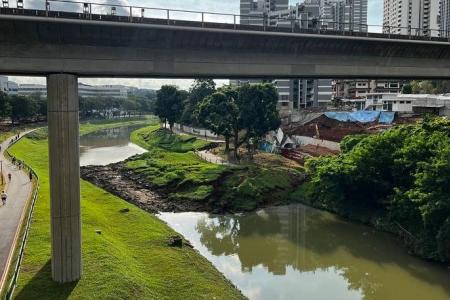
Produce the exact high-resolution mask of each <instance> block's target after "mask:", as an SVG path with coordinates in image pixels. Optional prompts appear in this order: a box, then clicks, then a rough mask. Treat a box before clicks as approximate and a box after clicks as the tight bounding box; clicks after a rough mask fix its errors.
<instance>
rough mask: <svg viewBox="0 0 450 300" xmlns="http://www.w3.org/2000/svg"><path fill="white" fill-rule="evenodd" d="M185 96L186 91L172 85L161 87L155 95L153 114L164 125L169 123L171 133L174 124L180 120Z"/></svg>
mask: <svg viewBox="0 0 450 300" xmlns="http://www.w3.org/2000/svg"><path fill="white" fill-rule="evenodd" d="M187 96H188V95H187V92H186V91H181V90H179V89H178V87H176V86H173V85H163V86H162V87H161V89H160V90H159V91H158V92H157V93H156V103H155V113H156V115H157V116H158V117H159V118H160V120H161V121H162V122H163V123H164V124H166V122H169V126H170V130H171V131H173V125H174V124H175V122H177V121H179V120H180V118H181V115H182V113H183V106H184V101H185V100H186V98H187Z"/></svg>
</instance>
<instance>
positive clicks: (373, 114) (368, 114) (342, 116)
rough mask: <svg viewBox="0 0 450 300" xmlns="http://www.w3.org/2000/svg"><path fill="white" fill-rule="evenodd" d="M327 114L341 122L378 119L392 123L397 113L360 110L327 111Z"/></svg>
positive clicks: (360, 121) (361, 121) (381, 121)
mask: <svg viewBox="0 0 450 300" xmlns="http://www.w3.org/2000/svg"><path fill="white" fill-rule="evenodd" d="M325 116H327V117H328V118H330V119H334V120H338V121H341V122H359V123H371V122H375V121H377V120H378V122H380V123H384V124H391V123H392V122H393V121H394V116H395V113H393V112H379V111H367V110H360V111H354V112H346V111H337V112H326V113H325Z"/></svg>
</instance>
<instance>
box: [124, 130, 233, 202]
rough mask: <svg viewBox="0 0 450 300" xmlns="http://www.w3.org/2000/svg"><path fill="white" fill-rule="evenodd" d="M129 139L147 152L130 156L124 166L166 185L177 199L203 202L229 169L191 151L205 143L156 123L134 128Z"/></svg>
mask: <svg viewBox="0 0 450 300" xmlns="http://www.w3.org/2000/svg"><path fill="white" fill-rule="evenodd" d="M131 140H132V141H133V142H134V143H136V144H138V145H139V146H141V147H143V148H146V149H147V150H148V151H149V152H148V153H145V154H143V155H140V156H138V157H135V158H133V159H131V160H130V161H129V162H128V163H127V166H128V167H129V168H130V169H132V170H133V171H134V172H136V173H138V174H143V175H144V176H145V177H146V179H147V180H148V181H149V182H150V183H152V184H153V185H155V186H157V187H165V188H168V189H169V190H170V191H171V193H169V197H171V198H173V199H176V200H183V199H189V200H196V201H202V200H204V199H206V198H208V197H209V196H210V195H211V193H212V191H213V184H214V182H215V181H217V179H218V178H219V177H220V176H221V174H222V173H223V172H225V171H226V170H227V169H228V168H227V167H225V166H219V165H215V164H211V163H207V162H205V161H203V160H201V159H200V158H199V157H198V156H197V155H196V154H195V153H193V152H192V151H194V150H197V149H200V148H203V147H205V146H208V144H209V143H208V142H206V141H203V140H199V139H196V138H195V137H191V136H187V135H176V134H169V133H168V132H167V131H166V130H163V129H160V128H159V125H155V126H150V127H145V128H142V129H139V130H136V131H135V132H133V133H132V135H131Z"/></svg>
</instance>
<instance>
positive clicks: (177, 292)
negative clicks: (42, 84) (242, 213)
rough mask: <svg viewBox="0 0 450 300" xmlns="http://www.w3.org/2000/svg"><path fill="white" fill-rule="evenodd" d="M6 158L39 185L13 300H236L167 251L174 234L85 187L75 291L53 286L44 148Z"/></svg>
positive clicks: (33, 145) (195, 260)
mask: <svg viewBox="0 0 450 300" xmlns="http://www.w3.org/2000/svg"><path fill="white" fill-rule="evenodd" d="M81 131H82V132H86V129H83V128H82V130H81ZM11 152H12V153H14V155H15V156H16V157H18V158H20V159H22V160H25V161H26V162H27V163H29V164H30V165H31V166H32V167H33V168H34V169H35V170H36V171H37V173H38V174H39V176H40V184H41V190H40V192H39V198H38V201H37V205H36V208H35V212H34V216H33V224H32V227H31V231H30V236H29V240H28V244H27V247H26V250H25V257H24V261H23V265H22V268H21V273H20V277H19V282H18V286H17V289H16V292H15V298H17V299H67V298H70V299H240V298H242V296H241V294H240V293H239V292H238V291H237V290H236V289H235V288H234V287H233V286H232V285H231V284H230V283H229V282H228V281H227V280H225V279H224V277H223V276H222V275H221V274H220V273H219V272H218V271H217V270H216V269H214V267H213V266H212V265H211V264H210V263H209V262H208V261H206V259H204V258H203V257H202V256H201V255H200V254H198V253H197V252H196V251H194V250H192V249H190V248H188V247H185V248H182V249H178V248H171V247H168V246H167V245H166V243H167V239H168V237H170V236H172V235H174V234H175V232H174V231H173V230H171V229H170V228H169V227H168V226H167V225H165V224H164V223H163V222H161V221H160V220H159V219H158V218H156V217H155V216H153V215H151V214H148V213H146V212H144V211H142V210H140V209H138V208H137V207H135V206H133V205H131V204H128V203H127V202H125V201H123V200H121V199H119V198H117V197H115V196H112V195H111V194H109V193H107V192H105V191H103V190H101V189H99V188H97V187H95V186H93V185H91V184H89V183H87V182H85V181H82V182H81V196H82V200H81V203H82V224H83V227H82V231H83V265H84V275H83V278H82V279H81V280H80V281H79V282H76V283H71V284H64V285H59V284H56V283H54V282H52V281H51V267H50V253H51V252H50V251H51V249H50V212H49V211H50V203H49V186H48V167H47V166H48V156H47V140H45V139H43V140H39V139H34V140H32V139H24V140H23V141H21V142H19V143H18V144H17V145H15V146H14V147H13V149H12V151H11ZM124 209H129V212H123V210H124ZM121 211H122V212H121ZM96 230H101V232H102V234H101V235H100V234H97V233H96Z"/></svg>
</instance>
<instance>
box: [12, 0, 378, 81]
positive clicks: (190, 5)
mask: <svg viewBox="0 0 450 300" xmlns="http://www.w3.org/2000/svg"><path fill="white" fill-rule="evenodd" d="M239 1H240V0H90V1H89V2H92V3H108V4H115V5H132V6H142V7H151V8H170V9H179V10H192V11H205V12H206V11H208V12H221V13H230V14H239ZM368 1H369V7H368V14H367V15H368V21H367V23H368V25H381V24H382V21H383V0H368ZM298 2H302V0H290V4H291V5H295V4H296V3H298ZM28 3H31V5H32V6H33V7H36V8H38V7H40V5H42V3H44V1H42V0H28ZM25 5H30V4H27V0H25ZM99 7H100V6H99ZM97 9H98V8H97ZM105 9H106V8H105ZM94 10H95V8H94ZM153 12H154V13H155V14H156V11H153ZM191 15H192V14H191ZM191 15H189V16H188V15H178V16H174V17H183V18H190V17H191ZM193 17H195V16H193ZM212 17H213V16H206V21H208V18H212ZM215 18H216V20H217V17H215ZM224 21H225V22H227V20H225V19H224ZM369 31H377V30H376V28H375V27H372V28H371V27H369ZM10 80H12V81H15V82H18V83H37V84H45V78H42V77H15V76H10ZM80 82H83V83H85V84H92V85H101V84H121V85H128V86H134V87H138V88H149V89H159V88H160V87H161V85H164V84H174V85H177V86H179V87H180V88H182V89H188V88H189V86H190V85H191V84H192V80H188V79H129V78H107V79H105V78H89V79H88V78H81V79H80ZM216 83H217V84H218V85H219V86H220V85H223V84H227V83H228V81H226V80H217V81H216Z"/></svg>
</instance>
